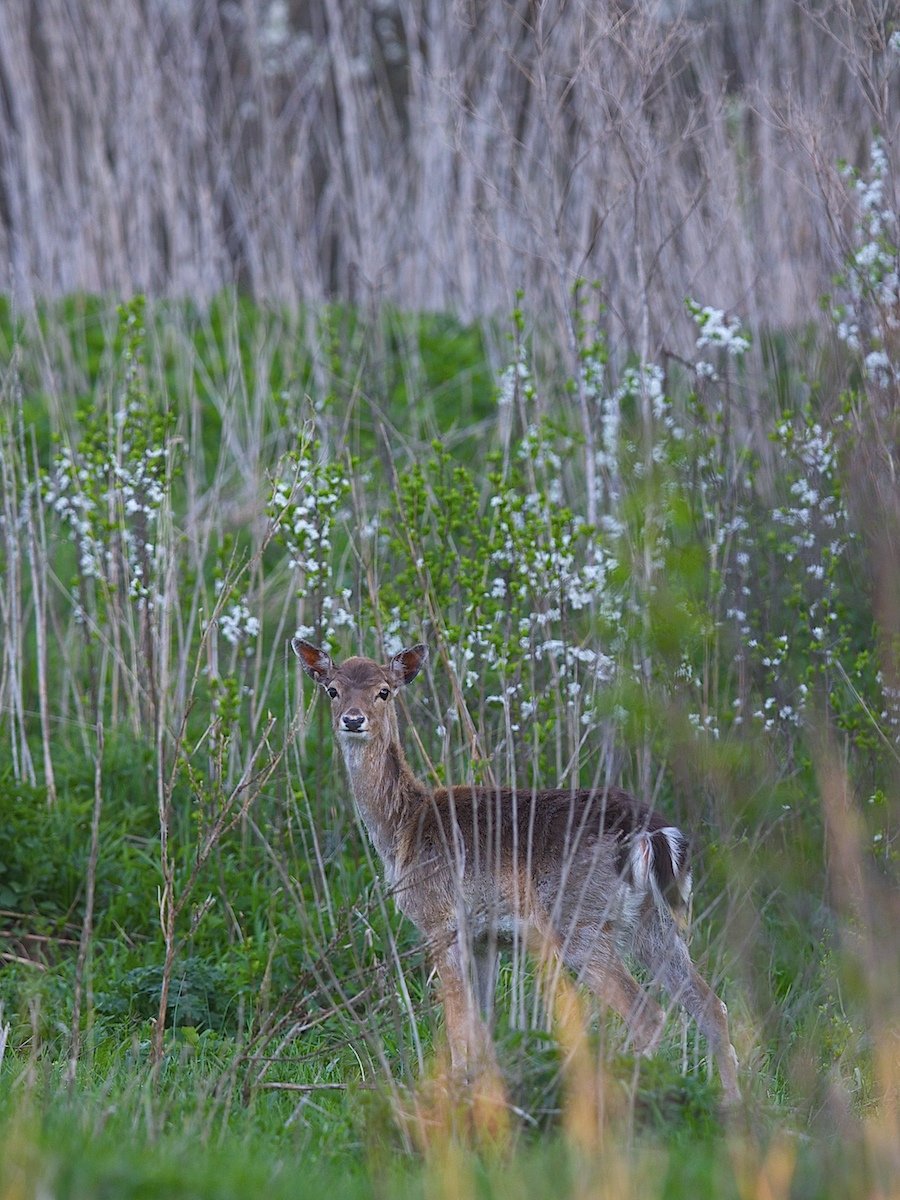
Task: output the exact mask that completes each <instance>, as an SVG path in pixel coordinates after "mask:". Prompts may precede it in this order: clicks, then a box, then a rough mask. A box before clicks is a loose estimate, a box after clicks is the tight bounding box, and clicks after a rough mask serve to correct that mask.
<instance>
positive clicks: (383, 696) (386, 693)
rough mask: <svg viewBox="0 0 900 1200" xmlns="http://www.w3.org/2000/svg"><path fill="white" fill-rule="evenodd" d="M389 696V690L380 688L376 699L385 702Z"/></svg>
mask: <svg viewBox="0 0 900 1200" xmlns="http://www.w3.org/2000/svg"><path fill="white" fill-rule="evenodd" d="M390 694H391V689H390V688H382V689H381V691H380V692H379V693H378V699H379V700H387V698H388V696H389V695H390Z"/></svg>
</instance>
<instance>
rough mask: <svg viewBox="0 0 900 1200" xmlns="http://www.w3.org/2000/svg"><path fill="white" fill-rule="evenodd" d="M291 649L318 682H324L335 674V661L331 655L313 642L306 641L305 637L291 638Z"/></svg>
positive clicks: (306, 670) (305, 669) (304, 668)
mask: <svg viewBox="0 0 900 1200" xmlns="http://www.w3.org/2000/svg"><path fill="white" fill-rule="evenodd" d="M291 649H292V650H293V652H294V653H295V654H296V655H297V657H298V658H299V659H300V663H301V666H302V667H303V670H304V671H305V672H306V673H307V675H308V676H309V677H310V679H314V680H315V681H316V683H324V682H325V680H326V679H327V678H328V677H329V676H330V675H331V674H333V672H334V663H333V661H332V658H331V655H330V654H326V653H325V651H324V650H320V649H319V647H318V646H314V645H313V644H312V643H311V642H304V640H303V638H298V637H295V638H291Z"/></svg>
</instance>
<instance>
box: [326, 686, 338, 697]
mask: <svg viewBox="0 0 900 1200" xmlns="http://www.w3.org/2000/svg"><path fill="white" fill-rule="evenodd" d="M328 695H329V696H330V697H331V698H332V700H336V699H337V688H329V689H328Z"/></svg>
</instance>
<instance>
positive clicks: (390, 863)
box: [338, 735, 428, 882]
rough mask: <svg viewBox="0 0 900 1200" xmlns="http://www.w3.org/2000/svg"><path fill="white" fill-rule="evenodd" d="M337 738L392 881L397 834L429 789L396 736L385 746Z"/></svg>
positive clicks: (356, 797) (355, 795) (361, 811)
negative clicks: (416, 775) (414, 772)
mask: <svg viewBox="0 0 900 1200" xmlns="http://www.w3.org/2000/svg"><path fill="white" fill-rule="evenodd" d="M338 740H339V741H340V744H341V751H342V753H343V755H344V762H345V764H346V766H347V774H348V775H349V776H350V787H351V789H352V791H353V799H354V800H355V801H356V807H357V808H358V810H359V814H360V816H361V817H362V819H363V823H364V824H365V827H366V829H367V830H368V833H369V837H370V838H371V840H372V845H373V846H374V847H375V849H376V850H377V851H378V853H379V855H380V856H381V858H382V860H383V862H384V865H385V869H386V871H387V875H388V882H393V876H394V868H395V863H396V839H397V834H398V832H399V830H400V828H401V826H402V825H403V823H404V820H405V819H406V817H407V816H408V815H409V814H410V812H411V811H412V810H413V809H414V808H416V807H417V806H418V805H419V804H421V803H422V801H423V800H424V799H425V798H426V797H427V795H428V792H427V789H426V787H425V785H424V784H422V783H420V782H419V781H418V779H416V777H415V775H413V773H412V770H411V768H410V766H409V763H408V762H407V761H406V755H405V754H404V753H403V748H402V747H401V745H400V743H399V741H398V740H396V739H395V738H392V739H391V740H390V741H389V742H388V744H387V747H386V748H385V746H384V745H383V744H379V743H378V742H370V741H363V740H362V739H361V738H354V737H348V736H346V735H340V736H339V738H338Z"/></svg>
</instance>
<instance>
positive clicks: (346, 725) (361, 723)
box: [341, 708, 367, 733]
mask: <svg viewBox="0 0 900 1200" xmlns="http://www.w3.org/2000/svg"><path fill="white" fill-rule="evenodd" d="M341 729H342V730H343V731H344V732H345V733H365V732H366V731H367V722H366V718H365V717H364V716H363V714H362V713H361V712H360V711H359V709H358V708H348V709H347V711H346V712H345V713H343V714H342V715H341Z"/></svg>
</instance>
